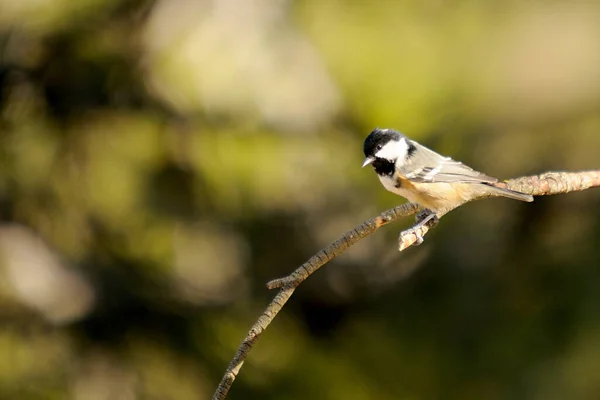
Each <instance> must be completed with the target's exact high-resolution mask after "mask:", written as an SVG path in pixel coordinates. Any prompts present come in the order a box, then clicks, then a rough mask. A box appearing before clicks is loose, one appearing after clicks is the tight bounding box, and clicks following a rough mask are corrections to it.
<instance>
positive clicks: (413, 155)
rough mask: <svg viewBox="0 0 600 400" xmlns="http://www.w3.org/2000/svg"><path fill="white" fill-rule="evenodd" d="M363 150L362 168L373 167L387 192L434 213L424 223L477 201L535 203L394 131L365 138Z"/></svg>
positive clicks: (422, 218) (376, 133) (424, 219)
mask: <svg viewBox="0 0 600 400" xmlns="http://www.w3.org/2000/svg"><path fill="white" fill-rule="evenodd" d="M363 151H364V153H365V156H366V158H365V161H364V162H363V165H362V166H363V167H365V166H367V165H369V164H371V165H373V169H375V172H376V173H377V176H379V180H380V181H381V183H382V184H383V186H384V187H385V188H386V189H387V190H389V191H390V192H393V193H396V194H398V195H400V196H402V197H405V198H406V199H408V200H409V201H410V202H413V203H417V204H419V205H420V206H422V207H424V208H426V209H429V210H431V211H432V213H429V214H427V215H423V216H422V217H421V221H420V222H421V224H423V223H426V222H428V221H429V220H430V219H433V218H435V219H437V217H438V216H442V215H444V214H445V213H446V212H448V211H450V210H452V209H454V208H456V207H458V206H459V205H461V204H463V203H466V202H468V201H470V200H473V199H475V198H481V197H508V198H510V199H515V200H521V201H533V196H531V195H528V194H524V193H520V192H516V191H513V190H508V189H504V188H501V187H498V186H496V183H497V182H498V179H496V178H492V177H489V176H487V175H485V174H482V173H481V172H477V171H474V170H473V169H472V168H469V167H468V166H466V165H465V164H463V163H461V162H458V161H454V160H452V159H451V158H450V157H444V156H441V155H439V154H438V153H436V152H434V151H432V150H429V149H428V148H427V147H425V146H422V145H420V144H419V143H417V142H415V141H413V140H410V139H408V138H407V137H406V136H404V135H403V134H401V133H400V132H398V131H395V130H393V129H379V128H377V129H375V130H374V131H373V132H371V133H370V134H369V136H367V138H366V139H365V143H364V149H363ZM417 238H418V239H419V240H418V242H419V243H420V242H422V238H420V237H418V236H417Z"/></svg>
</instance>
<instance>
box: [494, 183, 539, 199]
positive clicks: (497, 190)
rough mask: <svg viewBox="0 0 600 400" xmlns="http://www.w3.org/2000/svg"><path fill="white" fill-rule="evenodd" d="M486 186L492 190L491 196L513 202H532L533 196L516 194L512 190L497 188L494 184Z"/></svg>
mask: <svg viewBox="0 0 600 400" xmlns="http://www.w3.org/2000/svg"><path fill="white" fill-rule="evenodd" d="M486 185H487V186H489V187H491V188H493V193H492V195H495V196H502V197H508V198H509V199H514V200H520V201H527V202H529V203H530V202H532V201H533V196H532V195H530V194H525V193H521V192H517V191H514V190H510V189H505V188H502V187H498V186H496V185H494V184H486Z"/></svg>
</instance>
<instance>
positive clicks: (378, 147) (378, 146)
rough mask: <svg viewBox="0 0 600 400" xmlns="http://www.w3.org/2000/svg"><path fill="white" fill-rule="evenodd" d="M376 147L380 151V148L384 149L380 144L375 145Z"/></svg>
mask: <svg viewBox="0 0 600 400" xmlns="http://www.w3.org/2000/svg"><path fill="white" fill-rule="evenodd" d="M375 148H376V149H377V151H379V150H381V149H383V146H382V145H380V144H378V145H377V147H375Z"/></svg>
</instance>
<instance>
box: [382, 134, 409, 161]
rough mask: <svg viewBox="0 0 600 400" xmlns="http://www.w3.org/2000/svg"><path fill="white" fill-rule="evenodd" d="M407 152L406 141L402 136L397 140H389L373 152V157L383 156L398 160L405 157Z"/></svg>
mask: <svg viewBox="0 0 600 400" xmlns="http://www.w3.org/2000/svg"><path fill="white" fill-rule="evenodd" d="M407 153H408V143H406V139H405V138H402V139H400V140H398V141H396V140H391V141H389V142H387V143H386V144H385V146H383V148H382V149H381V150H379V151H378V152H377V153H375V157H378V158H385V159H386V160H398V159H403V158H404V157H406V154H407Z"/></svg>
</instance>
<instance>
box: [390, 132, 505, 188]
mask: <svg viewBox="0 0 600 400" xmlns="http://www.w3.org/2000/svg"><path fill="white" fill-rule="evenodd" d="M411 143H412V145H413V146H415V147H416V151H414V152H413V155H412V156H410V157H409V158H408V159H407V160H406V161H405V163H404V165H402V166H401V167H399V168H398V170H399V171H398V172H400V174H401V175H403V176H404V177H406V179H408V180H409V181H412V182H485V183H495V182H498V180H497V179H496V178H492V177H490V176H487V175H485V174H482V173H481V172H478V171H475V170H473V169H472V168H470V167H468V166H466V165H465V164H463V163H461V162H458V161H454V160H453V159H451V158H450V157H443V156H441V155H439V154H438V153H436V152H435V151H432V150H429V149H428V148H427V147H425V146H422V145H420V144H419V143H417V142H414V141H411Z"/></svg>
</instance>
